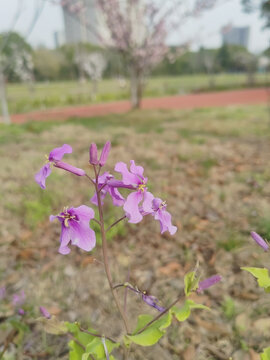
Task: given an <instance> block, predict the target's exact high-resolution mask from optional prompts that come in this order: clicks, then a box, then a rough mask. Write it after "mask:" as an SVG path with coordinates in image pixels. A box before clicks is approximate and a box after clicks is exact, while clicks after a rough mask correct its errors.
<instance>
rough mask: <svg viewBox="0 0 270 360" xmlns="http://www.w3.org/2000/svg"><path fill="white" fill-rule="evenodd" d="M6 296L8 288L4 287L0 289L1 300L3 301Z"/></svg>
mask: <svg viewBox="0 0 270 360" xmlns="http://www.w3.org/2000/svg"><path fill="white" fill-rule="evenodd" d="M5 296H6V288H5V287H4V286H3V287H1V288H0V300H3V299H4V298H5Z"/></svg>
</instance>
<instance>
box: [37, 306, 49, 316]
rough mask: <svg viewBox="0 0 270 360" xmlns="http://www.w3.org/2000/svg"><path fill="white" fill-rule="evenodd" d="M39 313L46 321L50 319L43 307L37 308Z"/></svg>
mask: <svg viewBox="0 0 270 360" xmlns="http://www.w3.org/2000/svg"><path fill="white" fill-rule="evenodd" d="M39 311H40V313H41V315H42V316H44V317H45V318H46V319H50V318H51V317H52V316H51V314H50V313H49V311H48V310H47V309H46V308H45V307H43V306H40V307H39Z"/></svg>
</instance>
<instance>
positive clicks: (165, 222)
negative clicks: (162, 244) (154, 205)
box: [155, 209, 177, 235]
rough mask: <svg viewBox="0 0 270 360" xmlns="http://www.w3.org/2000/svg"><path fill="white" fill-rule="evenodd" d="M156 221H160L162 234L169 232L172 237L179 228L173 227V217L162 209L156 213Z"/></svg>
mask: <svg viewBox="0 0 270 360" xmlns="http://www.w3.org/2000/svg"><path fill="white" fill-rule="evenodd" d="M155 219H156V220H159V223H160V232H161V234H163V233H164V232H165V231H167V230H168V231H169V233H170V234H171V235H174V234H175V233H176V231H177V227H176V226H174V225H172V217H171V214H170V213H169V212H168V211H166V210H161V209H159V210H157V211H156V213H155Z"/></svg>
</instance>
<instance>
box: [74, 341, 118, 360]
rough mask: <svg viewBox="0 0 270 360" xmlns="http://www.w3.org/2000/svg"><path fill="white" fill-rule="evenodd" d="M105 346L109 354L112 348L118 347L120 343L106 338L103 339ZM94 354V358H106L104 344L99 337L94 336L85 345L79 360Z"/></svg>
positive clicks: (86, 358) (85, 359)
mask: <svg viewBox="0 0 270 360" xmlns="http://www.w3.org/2000/svg"><path fill="white" fill-rule="evenodd" d="M105 343H106V347H107V350H108V353H109V354H110V353H111V352H112V351H113V349H115V348H117V347H119V345H120V343H113V342H112V341H110V340H108V339H106V340H105ZM90 354H91V355H94V356H95V358H96V359H98V360H100V359H106V354H105V350H104V346H103V343H102V339H101V338H97V337H96V338H95V339H94V340H92V341H91V342H90V343H89V344H88V345H87V346H86V352H85V353H84V354H83V357H82V359H81V360H88V359H89V356H90Z"/></svg>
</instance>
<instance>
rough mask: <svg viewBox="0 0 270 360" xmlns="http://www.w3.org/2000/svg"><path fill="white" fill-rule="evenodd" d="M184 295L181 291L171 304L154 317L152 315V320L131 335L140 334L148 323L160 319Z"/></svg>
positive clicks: (150, 323)
mask: <svg viewBox="0 0 270 360" xmlns="http://www.w3.org/2000/svg"><path fill="white" fill-rule="evenodd" d="M184 296H185V293H184V292H181V293H180V294H179V295H178V297H177V298H176V299H175V300H174V301H173V302H172V303H171V305H169V306H168V307H167V308H166V309H164V310H163V311H162V312H161V313H159V314H158V315H157V316H156V317H154V319H153V320H151V321H149V322H148V323H147V324H146V325H145V326H144V327H143V328H142V329H140V330H139V331H137V332H136V333H135V334H133V335H138V334H141V333H142V332H143V331H144V330H145V329H147V328H148V327H149V326H150V325H152V324H153V323H154V322H155V321H157V320H158V319H160V318H161V317H162V316H163V315H165V314H166V313H167V312H168V311H169V310H170V309H171V308H172V307H173V306H174V305H175V304H177V303H178V301H179V300H181V299H182V298H183V297H184Z"/></svg>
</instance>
